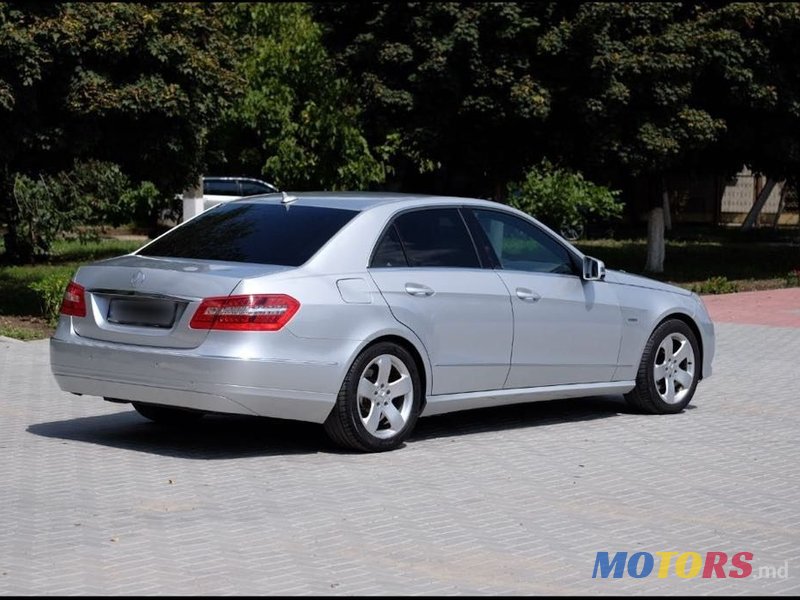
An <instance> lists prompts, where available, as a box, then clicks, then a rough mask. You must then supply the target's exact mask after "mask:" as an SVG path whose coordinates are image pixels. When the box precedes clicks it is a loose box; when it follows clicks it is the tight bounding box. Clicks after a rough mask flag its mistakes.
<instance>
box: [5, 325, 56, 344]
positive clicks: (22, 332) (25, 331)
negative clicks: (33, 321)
mask: <svg viewBox="0 0 800 600" xmlns="http://www.w3.org/2000/svg"><path fill="white" fill-rule="evenodd" d="M0 336H2V337H10V338H14V339H17V340H22V341H23V342H29V341H31V340H41V339H44V338H45V337H47V335H45V334H44V333H42V332H40V331H37V330H35V329H29V328H27V327H18V326H16V325H2V324H0Z"/></svg>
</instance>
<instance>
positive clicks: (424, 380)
mask: <svg viewBox="0 0 800 600" xmlns="http://www.w3.org/2000/svg"><path fill="white" fill-rule="evenodd" d="M381 342H391V343H393V344H397V345H398V346H400V347H401V348H403V349H405V350H406V351H407V352H408V353H409V354H411V357H412V358H413V359H414V364H415V366H416V367H417V371H418V372H419V376H420V379H421V381H420V387H421V388H422V391H423V394H422V403H421V405H420V413H421V412H422V410H424V408H425V405H426V404H427V402H428V394H429V393H430V390H431V385H432V373H431V365H430V361H429V359H428V352H427V350H426V349H425V347H424V346H423V345H422V342H421V341H419V340H414V339H413V336H411V335H408V336H406V335H403V334H402V333H401V332H399V331H391V330H390V331H383V332H380V333H376V334H375V335H374V336H372V337H370V338H369V339H367V340H365V341H364V342H363V343H362V344H360V345H359V346H358V348H357V349H356V351H355V352H354V353H353V355H352V356H351V357H350V360H349V361H348V362H347V365H345V368H346V369H349V368H350V365H352V364H353V361H355V360H356V358H357V357H358V356H359V355H360V354H361V353H362V352H363V351H364V350H366V349H367V348H369V347H371V346H374V345H375V344H380V343H381Z"/></svg>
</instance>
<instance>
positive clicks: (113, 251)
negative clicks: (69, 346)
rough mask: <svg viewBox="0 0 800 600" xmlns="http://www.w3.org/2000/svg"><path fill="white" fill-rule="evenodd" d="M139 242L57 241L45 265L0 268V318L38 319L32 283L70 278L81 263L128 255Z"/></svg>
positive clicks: (41, 309) (137, 246)
mask: <svg viewBox="0 0 800 600" xmlns="http://www.w3.org/2000/svg"><path fill="white" fill-rule="evenodd" d="M143 243H144V240H117V239H104V240H99V241H97V242H89V243H86V244H81V243H79V242H77V241H72V240H60V241H58V242H56V243H55V244H54V245H53V254H52V256H51V257H50V260H49V262H48V263H46V264H37V265H14V266H5V265H2V266H0V315H17V316H37V317H39V316H42V315H43V314H44V313H43V307H42V306H41V303H40V301H39V297H38V296H37V294H36V292H34V291H33V290H32V289H30V285H31V284H32V283H37V282H40V281H42V280H43V279H45V278H47V277H51V276H60V277H70V276H71V275H72V274H74V273H75V271H76V270H77V269H78V267H79V266H81V265H82V264H85V263H87V262H91V261H94V260H100V259H103V258H111V257H112V256H119V255H121V254H128V253H129V252H133V251H134V250H136V249H137V248H139V247H141V246H142V245H143ZM17 328H19V327H17ZM3 335H7V334H3ZM9 337H12V336H9ZM13 337H17V336H13Z"/></svg>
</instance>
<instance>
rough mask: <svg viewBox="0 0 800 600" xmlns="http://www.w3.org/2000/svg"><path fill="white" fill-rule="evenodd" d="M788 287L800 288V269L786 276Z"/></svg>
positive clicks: (793, 270)
mask: <svg viewBox="0 0 800 600" xmlns="http://www.w3.org/2000/svg"><path fill="white" fill-rule="evenodd" d="M785 281H786V287H800V269H792V270H791V271H789V272H788V273H787V274H786V278H785Z"/></svg>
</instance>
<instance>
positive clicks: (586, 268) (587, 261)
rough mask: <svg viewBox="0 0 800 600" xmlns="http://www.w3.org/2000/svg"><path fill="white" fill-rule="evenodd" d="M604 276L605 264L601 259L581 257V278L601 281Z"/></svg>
mask: <svg viewBox="0 0 800 600" xmlns="http://www.w3.org/2000/svg"><path fill="white" fill-rule="evenodd" d="M605 278H606V266H605V265H604V264H603V261H602V260H597V259H596V258H592V257H591V256H584V257H583V280H584V281H602V280H603V279H605Z"/></svg>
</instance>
